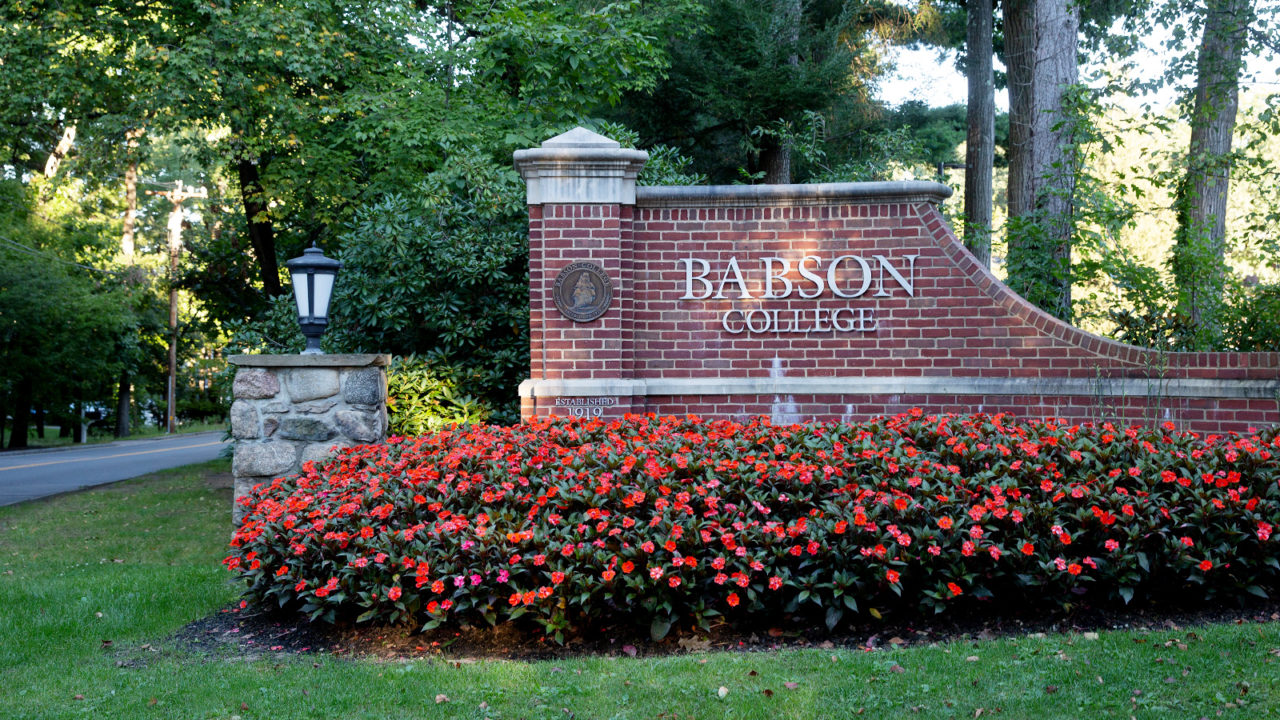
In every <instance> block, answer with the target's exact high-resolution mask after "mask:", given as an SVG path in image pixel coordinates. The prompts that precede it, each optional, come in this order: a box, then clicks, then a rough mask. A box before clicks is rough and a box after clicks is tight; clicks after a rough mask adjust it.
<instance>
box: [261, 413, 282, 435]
mask: <svg viewBox="0 0 1280 720" xmlns="http://www.w3.org/2000/svg"><path fill="white" fill-rule="evenodd" d="M279 427H280V419H279V418H273V417H269V418H266V419H265V420H263V421H262V437H264V438H269V437H271V436H272V435H275V434H276V430H277V429H278V428H279Z"/></svg>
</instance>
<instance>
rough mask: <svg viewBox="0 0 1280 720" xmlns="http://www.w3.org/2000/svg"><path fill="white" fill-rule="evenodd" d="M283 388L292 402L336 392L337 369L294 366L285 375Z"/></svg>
mask: <svg viewBox="0 0 1280 720" xmlns="http://www.w3.org/2000/svg"><path fill="white" fill-rule="evenodd" d="M285 378H286V379H285V388H286V389H288V391H289V399H290V400H291V401H293V402H294V403H300V402H306V401H308V400H319V399H321V398H327V397H332V396H334V395H337V394H338V371H337V370H333V369H330V368H294V369H292V370H290V371H289V372H288V374H286V375H285Z"/></svg>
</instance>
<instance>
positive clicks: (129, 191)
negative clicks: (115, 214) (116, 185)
mask: <svg viewBox="0 0 1280 720" xmlns="http://www.w3.org/2000/svg"><path fill="white" fill-rule="evenodd" d="M124 203H125V207H124V230H123V231H122V232H121V233H120V254H121V255H123V256H124V261H125V262H127V263H129V264H130V265H132V264H133V228H134V222H135V219H136V218H137V217H138V163H136V162H131V163H129V167H127V168H125V171H124Z"/></svg>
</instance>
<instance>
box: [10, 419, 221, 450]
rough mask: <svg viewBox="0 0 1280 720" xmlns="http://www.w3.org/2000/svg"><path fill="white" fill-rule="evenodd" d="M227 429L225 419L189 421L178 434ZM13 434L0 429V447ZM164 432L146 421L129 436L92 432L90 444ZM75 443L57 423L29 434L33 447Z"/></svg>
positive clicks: (131, 431) (65, 445)
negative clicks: (62, 434)
mask: <svg viewBox="0 0 1280 720" xmlns="http://www.w3.org/2000/svg"><path fill="white" fill-rule="evenodd" d="M226 429H227V423H226V422H224V421H218V422H188V423H182V424H180V425H178V434H179V435H186V434H188V433H198V432H212V431H215V430H216V431H222V430H226ZM12 434H13V433H12V432H10V430H9V428H7V427H6V428H3V429H0V449H3V448H6V447H8V446H9V436H10V435H12ZM164 434H165V432H164V429H163V428H159V427H156V426H155V425H149V424H146V423H144V424H142V425H135V426H133V428H132V429H131V430H130V434H129V437H127V438H116V437H115V436H114V435H110V434H107V435H100V434H96V433H91V434H90V435H89V443H88V444H90V445H97V444H99V443H108V442H115V441H116V440H117V439H125V440H138V439H140V438H149V437H160V436H161V435H164ZM73 444H74V443H72V442H71V436H70V435H68V436H67V437H58V426H57V425H46V426H45V429H44V437H38V436H37V435H36V431H35V428H34V427H33V428H31V430H30V431H29V432H28V434H27V445H28V446H29V447H31V448H51V447H71V446H72V445H73Z"/></svg>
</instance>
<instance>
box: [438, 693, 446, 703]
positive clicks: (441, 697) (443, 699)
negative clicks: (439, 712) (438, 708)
mask: <svg viewBox="0 0 1280 720" xmlns="http://www.w3.org/2000/svg"><path fill="white" fill-rule="evenodd" d="M447 702H449V696H448V695H445V694H444V693H440V694H438V695H436V704H437V705H439V704H441V703H447Z"/></svg>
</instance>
